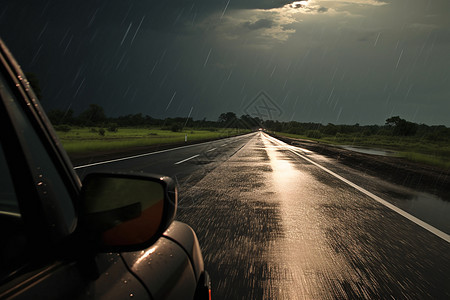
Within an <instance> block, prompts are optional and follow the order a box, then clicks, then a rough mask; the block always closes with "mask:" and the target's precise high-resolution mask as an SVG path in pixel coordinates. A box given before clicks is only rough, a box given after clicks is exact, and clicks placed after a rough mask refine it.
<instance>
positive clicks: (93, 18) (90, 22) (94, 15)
mask: <svg viewBox="0 0 450 300" xmlns="http://www.w3.org/2000/svg"><path fill="white" fill-rule="evenodd" d="M97 12H98V8H97V9H96V10H95V12H94V14H93V15H92V17H91V19H90V20H89V23H88V25H87V27H88V28H89V27H91V25H92V23H93V22H94V20H95V17H96V16H97Z"/></svg>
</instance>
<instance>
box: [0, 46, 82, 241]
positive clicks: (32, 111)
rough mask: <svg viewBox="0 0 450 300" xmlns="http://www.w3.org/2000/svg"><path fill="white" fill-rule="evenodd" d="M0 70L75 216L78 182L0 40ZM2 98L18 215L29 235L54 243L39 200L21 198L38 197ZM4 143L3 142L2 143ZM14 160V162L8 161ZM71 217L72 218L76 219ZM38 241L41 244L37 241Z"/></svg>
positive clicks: (1, 117)
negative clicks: (45, 153)
mask: <svg viewBox="0 0 450 300" xmlns="http://www.w3.org/2000/svg"><path fill="white" fill-rule="evenodd" d="M0 72H1V74H2V75H3V78H4V80H5V85H7V86H8V87H9V89H10V92H11V93H12V95H11V96H12V97H13V98H14V99H15V101H16V103H17V105H18V106H19V107H20V109H21V110H22V112H23V114H24V117H25V118H26V119H27V120H28V121H29V122H30V123H31V126H32V128H33V130H34V132H35V133H36V135H37V138H38V139H39V140H40V142H41V143H42V147H44V149H45V151H46V152H47V154H48V156H49V158H50V160H51V163H52V164H53V166H54V168H55V170H56V172H57V173H58V175H59V177H60V178H61V180H62V182H63V184H64V187H65V189H66V190H67V192H68V194H69V195H70V199H71V201H72V205H73V207H74V211H75V219H76V220H77V218H78V216H77V214H78V198H79V195H80V189H81V183H80V180H79V178H78V176H77V175H76V173H75V171H74V170H73V167H72V165H71V163H70V161H69V159H68V157H67V154H66V153H65V151H64V150H63V149H62V146H61V145H60V142H59V140H58V139H57V137H56V135H55V132H54V130H53V128H52V126H51V124H50V122H49V121H48V119H47V117H46V115H45V113H44V112H43V110H42V108H41V106H40V103H39V101H38V99H37V98H36V96H35V95H34V92H33V91H32V89H31V87H30V85H29V83H28V81H27V80H26V78H25V76H24V74H23V72H22V71H21V69H20V67H19V65H18V64H17V62H16V61H15V60H14V58H13V57H12V55H11V53H10V52H9V51H8V49H7V48H6V46H5V45H4V44H3V42H2V41H1V40H0ZM4 101H5V100H4V99H3V98H2V100H1V101H0V102H1V103H0V126H1V128H2V130H1V131H2V133H1V137H2V140H5V141H7V144H8V145H3V146H4V147H3V148H4V152H5V156H6V158H7V161H8V167H9V169H10V173H11V179H12V182H13V185H14V189H15V192H16V195H17V198H18V202H19V208H20V211H21V215H22V216H23V218H24V222H25V223H26V224H27V225H26V226H27V227H28V228H29V229H30V233H31V234H32V235H33V236H36V235H38V236H40V238H44V236H45V238H44V239H45V240H46V242H47V243H49V244H52V245H54V244H55V243H58V241H56V240H54V238H53V239H52V238H51V237H50V232H49V229H48V226H47V225H46V223H45V221H44V220H42V216H43V215H44V214H43V209H42V207H41V205H40V201H26V200H25V199H30V198H31V199H33V198H34V199H40V196H39V193H38V191H37V189H36V188H30V187H33V186H34V184H35V179H34V177H33V172H32V170H31V167H32V165H31V164H32V161H31V160H30V158H29V157H28V155H27V151H29V149H28V150H27V149H25V147H26V145H23V144H22V142H21V141H20V138H19V134H20V132H19V131H18V130H19V129H18V128H16V124H15V122H14V120H12V117H11V116H10V115H9V113H8V109H7V107H6V103H4ZM2 144H5V143H2ZM12 163H14V165H11V164H12ZM76 220H75V222H76ZM40 244H42V243H41V242H40Z"/></svg>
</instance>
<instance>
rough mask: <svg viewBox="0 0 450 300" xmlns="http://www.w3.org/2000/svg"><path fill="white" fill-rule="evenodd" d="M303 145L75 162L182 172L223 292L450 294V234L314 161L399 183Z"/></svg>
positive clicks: (385, 186) (228, 144)
mask: <svg viewBox="0 0 450 300" xmlns="http://www.w3.org/2000/svg"><path fill="white" fill-rule="evenodd" d="M211 149H213V150H211ZM298 153H299V154H300V156H299V155H297V154H295V153H294V152H292V151H290V149H289V147H287V146H286V145H283V144H282V143H280V142H279V141H277V140H275V139H273V138H271V137H268V136H266V135H265V134H262V133H256V134H251V135H247V136H242V137H237V138H232V139H228V140H221V141H216V142H211V143H207V144H202V145H196V146H192V147H188V148H183V149H179V150H172V151H168V152H164V153H159V154H152V155H150V156H145V157H140V158H136V159H130V160H123V161H118V162H114V163H110V164H104V165H96V166H91V167H85V168H79V169H78V172H79V174H81V175H83V174H85V173H87V172H91V171H94V170H132V171H134V172H141V171H144V172H153V173H163V174H167V175H170V176H172V177H175V178H176V179H177V181H178V182H179V184H180V199H181V201H180V208H179V210H178V216H177V219H179V220H181V221H183V222H186V223H188V224H190V225H191V226H192V227H193V228H194V230H195V231H196V232H197V235H198V237H199V240H200V244H201V246H202V250H203V254H204V259H205V264H206V268H207V269H208V271H209V272H210V275H211V277H212V280H213V297H214V298H215V299H355V298H383V299H384V298H391V297H392V298H396V299H425V298H428V299H449V298H450V243H449V242H448V241H445V240H443V239H442V238H440V237H438V236H436V235H435V234H433V233H431V232H429V231H427V230H425V229H424V228H422V227H420V226H419V225H417V224H415V223H414V222H412V221H410V220H408V219H406V218H404V217H403V216H400V215H399V214H398V213H397V212H394V211H393V210H391V209H389V208H388V207H386V206H384V205H382V204H380V203H379V202H377V201H375V200H374V199H373V198H372V197H370V196H368V195H366V194H364V193H362V192H360V191H358V190H357V189H355V188H354V187H352V186H350V185H348V184H346V183H344V182H343V181H342V180H340V179H339V178H337V177H335V176H333V175H332V174H330V173H329V172H326V171H324V170H323V169H321V168H319V167H318V166H317V165H315V164H313V163H312V162H311V161H313V162H316V163H319V164H320V165H321V166H325V167H326V168H327V169H329V170H332V171H333V172H336V173H338V174H341V175H342V176H345V178H347V179H349V180H351V181H352V182H354V183H356V184H358V185H359V186H363V187H364V188H365V189H369V190H370V191H371V192H374V193H376V194H377V195H379V196H380V197H383V198H389V195H391V194H392V193H389V191H390V190H392V189H394V190H395V189H401V188H399V187H394V186H391V185H390V184H389V183H383V181H382V180H380V179H376V178H371V177H367V176H365V175H364V174H358V173H356V172H354V171H352V170H351V169H349V168H345V167H343V166H338V165H336V164H335V163H334V162H332V161H329V160H328V159H327V158H325V157H322V156H319V155H317V154H314V153H310V152H308V151H301V150H299V151H298ZM302 156H303V157H306V158H307V160H305V159H304V158H303V157H302ZM186 159H188V160H186ZM309 160H310V161H309ZM385 196H386V197H385ZM386 200H390V199H386ZM394 200H395V199H394ZM392 202H395V201H392ZM441 230H447V229H446V228H443V229H441ZM444 235H445V233H444Z"/></svg>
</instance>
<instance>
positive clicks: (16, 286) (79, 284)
mask: <svg viewBox="0 0 450 300" xmlns="http://www.w3.org/2000/svg"><path fill="white" fill-rule="evenodd" d="M0 46H1V47H0V48H1V52H0V60H1V65H0V98H1V102H0V126H1V130H0V138H1V139H0V142H1V147H0V240H1V241H2V242H1V243H0V256H1V258H0V298H2V299H3V298H17V299H29V298H38V299H44V298H45V299H60V298H70V299H79V298H95V299H97V298H108V299H109V298H125V297H134V298H137V299H141V298H142V299H147V298H149V294H148V292H147V290H146V289H145V288H144V287H143V286H142V285H141V283H140V281H139V280H137V279H136V278H135V277H134V276H133V275H132V274H131V273H130V272H129V271H128V269H127V267H126V265H125V263H124V261H123V259H122V257H121V256H120V255H119V254H117V253H101V254H97V255H96V256H83V255H80V253H84V252H83V251H84V248H85V246H86V245H84V244H83V243H82V242H81V243H77V239H76V232H75V229H76V225H77V215H76V211H77V210H76V206H77V203H76V200H77V197H78V194H79V181H78V178H77V177H76V176H74V173H73V170H71V165H70V164H69V165H67V160H65V158H64V155H63V153H61V152H59V151H58V145H57V144H56V141H57V140H55V139H54V138H52V137H51V132H52V131H51V130H49V128H48V126H49V125H48V124H46V122H45V121H46V117H45V114H43V112H42V111H40V107H39V106H38V103H37V101H36V100H35V99H33V96H34V95H33V93H29V92H28V93H27V91H26V89H27V87H26V84H27V83H26V82H25V83H24V82H23V81H24V80H25V79H24V78H21V74H20V73H19V74H17V73H15V71H16V70H14V62H13V61H11V60H12V58H11V57H9V53H7V50H5V48H4V46H3V45H0ZM30 98H31V99H30Z"/></svg>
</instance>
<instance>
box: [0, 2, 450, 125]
mask: <svg viewBox="0 0 450 300" xmlns="http://www.w3.org/2000/svg"><path fill="white" fill-rule="evenodd" d="M0 2H1V3H2V4H1V5H0V35H1V37H2V38H3V39H4V40H5V42H6V43H7V45H8V46H9V47H10V48H11V50H12V51H13V53H14V55H15V56H16V57H17V58H18V60H19V61H20V63H21V64H22V66H23V68H24V69H25V70H27V71H32V72H34V73H36V74H37V76H38V78H39V79H40V81H41V84H42V87H43V99H42V102H43V104H44V106H45V107H46V108H50V109H51V108H59V109H66V108H68V107H70V108H72V109H74V110H75V112H76V113H78V112H80V111H81V110H83V109H85V108H86V107H87V106H88V104H89V103H97V104H100V105H102V106H103V107H105V110H106V113H107V114H109V115H123V114H128V113H143V114H149V115H151V116H154V117H168V116H181V115H187V114H189V113H190V110H191V108H192V107H194V109H193V111H192V115H191V116H192V117H194V118H203V117H207V118H208V119H215V118H217V116H218V115H219V114H220V113H222V112H224V111H235V112H236V113H237V114H241V113H242V107H245V104H246V103H247V102H249V101H251V99H253V97H254V96H255V95H256V94H257V93H258V92H259V91H260V90H261V89H264V90H266V91H267V92H268V94H270V96H272V97H273V100H274V101H275V102H276V103H277V104H278V105H279V106H280V107H281V108H282V110H283V111H284V115H283V116H282V118H283V119H285V120H290V119H294V120H299V121H313V122H335V123H336V122H341V123H354V122H359V123H361V124H365V123H380V122H381V123H382V122H383V121H384V119H385V117H388V116H389V114H391V113H395V114H399V115H401V116H402V117H405V118H407V117H414V116H416V115H417V120H412V121H418V122H426V123H433V122H435V123H436V122H437V123H444V122H443V120H444V121H445V120H448V116H446V113H445V114H444V112H447V111H448V109H449V107H448V101H447V100H448V96H450V92H449V90H448V86H449V82H448V80H449V78H450V77H449V76H448V74H449V71H448V70H449V69H450V66H449V63H450V59H449V53H450V49H449V43H450V41H449V40H450V38H449V36H450V34H449V28H450V24H449V23H450V18H449V17H448V11H450V10H449V9H450V7H449V3H450V1H447V0H445V1H444V0H435V1H428V2H426V1H425V2H424V1H419V0H396V1H390V0H386V1H384V2H383V3H385V2H389V3H388V4H386V5H380V4H382V3H381V2H375V1H373V0H346V1H345V2H337V1H320V0H316V1H309V2H308V5H307V6H305V7H300V8H297V9H294V8H293V7H292V6H291V5H287V4H290V3H292V1H270V0H267V1H259V0H258V1H257V0H247V1H237V0H219V1H217V0H199V1H183V0H175V1H144V0H121V1H118V0H114V1H113V0H92V1H78V0H77V1H70V2H69V1H60V0H44V1H40V0H28V1H16V0H0ZM325 7H326V8H325ZM447 8H448V9H447ZM446 12H447V13H446ZM399 16H401V18H400V17H399ZM12 24H14V26H13V25H12ZM243 29H245V30H243ZM174 95H175V96H174ZM424 99H426V101H427V102H426V107H427V111H428V112H429V113H427V114H424V115H423V116H422V115H421V114H416V111H420V107H422V106H423V105H425V104H424V101H425V100H424ZM169 103H170V105H168V104H169ZM431 112H434V115H432V113H431ZM445 122H447V121H445Z"/></svg>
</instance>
